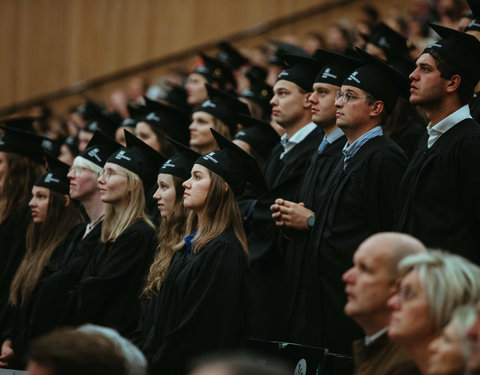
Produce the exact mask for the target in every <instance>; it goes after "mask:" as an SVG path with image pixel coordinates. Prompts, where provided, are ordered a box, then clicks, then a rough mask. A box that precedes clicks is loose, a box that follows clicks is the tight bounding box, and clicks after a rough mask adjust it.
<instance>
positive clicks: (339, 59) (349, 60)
mask: <svg viewBox="0 0 480 375" xmlns="http://www.w3.org/2000/svg"><path fill="white" fill-rule="evenodd" d="M314 58H316V59H317V60H319V61H321V62H322V68H321V69H320V72H319V73H318V75H317V77H316V78H315V83H317V82H322V83H328V84H330V85H334V86H342V83H343V81H345V78H347V77H348V76H349V75H350V73H351V72H352V71H353V70H354V69H356V68H358V67H359V66H360V65H362V62H361V61H360V60H358V59H356V58H353V57H349V56H345V55H340V54H338V53H333V52H329V51H325V50H320V49H319V50H317V51H316V52H315V54H314Z"/></svg>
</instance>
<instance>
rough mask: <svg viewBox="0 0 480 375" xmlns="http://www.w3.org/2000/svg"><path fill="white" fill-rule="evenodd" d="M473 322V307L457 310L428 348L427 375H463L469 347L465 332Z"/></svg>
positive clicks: (466, 306) (463, 307) (462, 307)
mask: <svg viewBox="0 0 480 375" xmlns="http://www.w3.org/2000/svg"><path fill="white" fill-rule="evenodd" d="M474 320H475V305H465V306H460V307H459V308H457V309H456V310H455V311H454V313H453V316H452V319H450V322H449V323H448V324H447V325H446V326H445V328H444V329H443V331H442V334H441V335H440V336H439V337H437V338H436V339H435V340H433V341H432V343H431V344H430V346H429V350H430V358H429V361H428V369H427V374H428V375H463V374H465V371H466V358H467V357H468V354H469V349H470V345H469V343H468V342H467V341H466V340H465V339H466V334H467V330H468V329H469V328H470V327H471V326H472V323H473V321H474Z"/></svg>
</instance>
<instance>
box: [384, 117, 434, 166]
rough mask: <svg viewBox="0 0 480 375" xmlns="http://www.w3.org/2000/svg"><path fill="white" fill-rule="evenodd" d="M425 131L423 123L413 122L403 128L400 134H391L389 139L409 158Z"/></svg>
mask: <svg viewBox="0 0 480 375" xmlns="http://www.w3.org/2000/svg"><path fill="white" fill-rule="evenodd" d="M425 132H426V128H425V126H424V125H422V124H420V123H418V122H414V123H412V124H411V125H410V126H408V127H407V128H405V129H404V130H403V131H402V132H401V133H400V134H395V135H392V136H391V137H390V139H391V140H392V141H394V142H395V143H396V144H397V145H399V146H400V147H401V148H402V150H403V151H405V153H406V154H407V157H408V159H409V160H410V159H411V158H412V156H413V154H415V152H416V150H417V145H418V142H419V140H420V138H421V137H422V136H423V135H424V134H425Z"/></svg>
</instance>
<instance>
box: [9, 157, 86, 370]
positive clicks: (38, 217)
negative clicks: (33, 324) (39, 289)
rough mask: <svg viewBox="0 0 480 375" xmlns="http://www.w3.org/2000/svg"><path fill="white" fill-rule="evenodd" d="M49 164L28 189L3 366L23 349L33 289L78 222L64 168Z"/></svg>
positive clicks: (11, 289) (78, 215)
mask: <svg viewBox="0 0 480 375" xmlns="http://www.w3.org/2000/svg"><path fill="white" fill-rule="evenodd" d="M49 165H50V168H51V169H50V172H49V173H47V174H45V175H44V176H42V177H41V178H40V179H39V180H38V181H37V182H36V183H35V185H34V186H33V188H32V195H33V197H32V198H31V200H30V202H29V206H30V209H31V215H32V221H31V223H30V224H29V226H28V230H27V239H26V249H27V251H26V254H25V257H24V258H23V260H22V262H21V263H20V266H19V267H18V269H17V272H16V273H15V276H14V277H13V280H12V283H11V285H10V296H9V300H8V302H9V305H10V310H11V311H10V314H9V319H8V323H7V325H8V327H9V328H8V329H7V331H6V332H5V331H4V332H3V338H6V337H9V338H11V340H10V339H7V340H4V341H3V345H2V357H1V362H2V363H0V364H4V365H5V364H6V363H8V364H10V362H11V359H12V357H13V352H12V350H14V351H15V353H16V354H17V357H18V354H19V353H23V352H24V350H25V349H26V344H27V343H26V342H24V340H23V329H24V328H25V327H26V325H27V324H28V321H29V319H30V308H31V301H32V296H33V292H34V290H35V287H36V285H37V284H38V282H39V281H40V278H41V275H42V271H43V269H44V267H45V266H46V265H47V264H48V262H49V260H50V257H51V256H52V254H53V252H54V250H55V249H56V248H57V246H58V245H59V244H60V243H61V241H62V240H63V239H64V237H65V235H66V234H68V233H69V231H70V230H71V229H72V228H73V227H74V226H75V225H76V224H77V223H79V222H80V221H81V220H82V218H81V215H80V211H79V209H78V207H77V206H76V205H75V204H73V202H72V201H71V199H70V197H69V196H68V181H67V178H66V174H67V171H68V165H66V164H64V163H61V162H60V161H57V160H54V159H51V160H49ZM12 341H13V343H12ZM12 348H13V349H12Z"/></svg>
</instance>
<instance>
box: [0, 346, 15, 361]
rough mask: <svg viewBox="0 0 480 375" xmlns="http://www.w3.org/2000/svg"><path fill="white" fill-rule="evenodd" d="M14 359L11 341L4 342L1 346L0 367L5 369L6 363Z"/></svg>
mask: <svg viewBox="0 0 480 375" xmlns="http://www.w3.org/2000/svg"><path fill="white" fill-rule="evenodd" d="M14 357H15V352H14V351H13V349H12V341H11V340H5V341H4V342H3V344H2V355H1V356H0V367H7V366H8V363H9V362H11V361H12V359H13V358H14Z"/></svg>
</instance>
